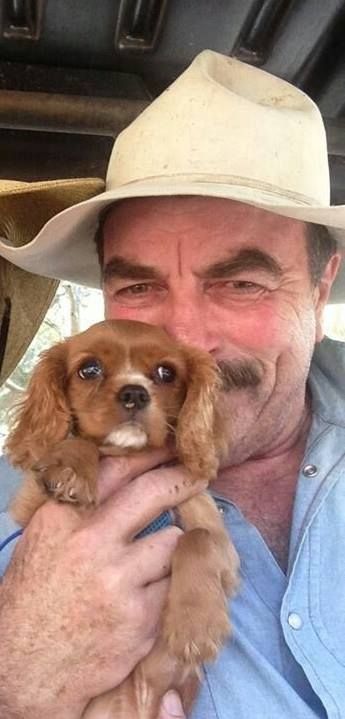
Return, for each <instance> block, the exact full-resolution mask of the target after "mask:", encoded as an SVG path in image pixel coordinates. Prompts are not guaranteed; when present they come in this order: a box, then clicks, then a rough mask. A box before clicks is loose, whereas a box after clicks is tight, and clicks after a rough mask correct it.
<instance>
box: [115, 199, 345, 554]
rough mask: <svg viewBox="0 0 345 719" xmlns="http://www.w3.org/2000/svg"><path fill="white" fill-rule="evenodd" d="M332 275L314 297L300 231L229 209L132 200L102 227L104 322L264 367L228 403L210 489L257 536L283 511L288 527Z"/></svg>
mask: <svg viewBox="0 0 345 719" xmlns="http://www.w3.org/2000/svg"><path fill="white" fill-rule="evenodd" d="M338 264H339V257H338V256H334V257H333V258H332V260H331V261H330V262H329V263H328V265H327V268H326V270H325V272H324V275H323V278H322V280H321V282H320V284H319V286H318V287H317V288H315V287H314V286H313V285H312V282H311V279H310V275H309V269H308V257H307V250H306V241H305V226H304V223H302V222H299V221H297V220H293V219H290V218H283V217H279V216H278V215H275V214H272V213H268V212H265V211H263V210H261V209H258V208H254V207H250V206H247V205H244V204H242V203H238V202H234V201H231V200H224V199H218V198H201V197H172V198H144V199H134V200H133V199H132V200H128V201H124V202H122V203H120V204H119V205H118V206H114V208H113V210H112V211H111V212H110V214H109V216H108V218H107V221H106V223H105V227H104V295H105V311H106V316H107V317H108V318H114V319H116V318H126V319H135V320H139V321H143V322H149V323H152V324H155V325H159V326H161V327H163V328H164V329H165V330H166V331H167V332H168V333H169V334H170V335H171V336H172V337H175V338H177V339H179V340H183V341H184V342H187V343H189V344H192V345H194V346H197V347H198V348H201V349H204V350H206V351H208V352H211V353H212V355H213V356H214V357H215V359H216V360H218V361H219V360H233V359H239V358H242V359H243V358H246V359H252V358H255V359H256V360H259V361H260V363H261V365H262V368H263V378H262V381H261V382H260V384H259V386H258V387H257V388H255V389H252V388H251V389H245V390H241V391H239V390H236V391H232V392H231V393H228V394H225V395H224V402H225V403H226V411H227V414H228V416H229V436H230V437H231V443H230V451H229V456H228V459H227V461H226V463H225V466H224V467H223V469H222V471H221V472H220V475H219V479H218V482H217V484H216V488H217V489H218V490H219V491H221V492H222V493H223V494H224V495H225V496H228V497H229V498H231V499H233V500H235V501H236V502H237V503H238V504H239V506H240V507H241V508H242V511H244V513H245V514H246V515H247V516H248V518H249V519H251V520H252V521H254V522H255V523H256V524H257V526H258V525H260V517H261V515H262V514H263V513H264V514H267V511H268V510H266V504H267V505H268V507H269V508H270V512H271V513H272V511H273V505H274V504H275V503H276V502H277V503H278V499H279V507H282V508H283V509H284V508H285V511H284V518H285V519H286V518H287V517H288V519H289V518H290V515H291V506H292V500H293V494H294V486H295V482H296V476H297V470H298V466H299V463H300V461H301V459H302V457H303V452H304V447H305V439H306V434H307V431H308V428H309V423H310V415H309V403H308V396H307V393H306V379H307V375H308V371H309V366H310V361H311V357H312V353H313V348H314V345H315V342H320V341H321V339H322V336H323V332H322V324H321V318H322V310H323V307H324V305H325V303H326V302H327V299H328V296H329V291H330V287H331V284H332V281H333V279H334V277H335V274H336V271H337V267H338ZM267 478H270V481H269V482H268V481H267ZM273 485H274V487H273ZM272 487H273V489H272ZM258 492H259V494H260V509H258V507H257V505H258V500H257V496H258ZM265 492H266V494H265ZM273 494H274V498H275V500H274V501H273V499H272V497H273ZM266 495H267V497H266ZM263 507H265V509H264V510H263ZM257 514H258V515H260V516H256V515H257ZM278 514H279V512H278ZM275 517H276V518H277V512H276V513H275ZM285 519H284V521H285ZM286 522H288V520H287V519H286ZM288 524H289V522H288ZM260 528H261V531H263V533H265V528H264V527H260ZM285 531H286V532H287V531H288V529H287V528H285ZM272 541H273V540H272Z"/></svg>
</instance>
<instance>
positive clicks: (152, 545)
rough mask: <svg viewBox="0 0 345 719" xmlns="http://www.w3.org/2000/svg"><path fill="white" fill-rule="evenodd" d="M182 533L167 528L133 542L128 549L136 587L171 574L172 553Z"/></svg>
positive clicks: (172, 528)
mask: <svg viewBox="0 0 345 719" xmlns="http://www.w3.org/2000/svg"><path fill="white" fill-rule="evenodd" d="M182 534H183V532H182V530H181V529H178V527H169V528H168V529H164V530H161V531H160V532H156V533H155V534H151V535H149V536H148V537H144V538H143V539H138V540H137V541H136V542H133V544H131V545H130V546H129V548H128V556H129V557H130V562H131V567H132V570H131V571H132V573H133V577H135V579H136V583H137V586H144V585H146V584H150V583H152V582H157V581H159V580H160V579H164V578H165V577H167V576H169V575H170V573H171V563H172V557H173V554H174V551H175V549H176V547H177V544H178V541H179V539H180V537H181V536H182Z"/></svg>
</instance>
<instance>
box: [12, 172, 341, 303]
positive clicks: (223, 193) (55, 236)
mask: <svg viewBox="0 0 345 719" xmlns="http://www.w3.org/2000/svg"><path fill="white" fill-rule="evenodd" d="M174 195H194V196H195V195H199V196H203V197H218V198H224V199H231V200H237V201H239V202H244V203H246V204H249V205H252V206H254V207H258V208H261V209H263V210H266V211H268V212H273V213H275V214H278V215H281V216H284V217H291V218H292V219H297V220H301V221H304V222H313V223H316V224H321V225H325V226H326V227H328V228H329V230H330V232H331V233H332V234H333V235H334V237H336V239H337V241H338V242H339V245H340V248H343V249H345V206H344V205H335V206H328V207H321V206H313V205H306V204H302V203H301V204H297V203H296V202H295V201H294V202H291V204H289V203H287V201H286V196H282V195H278V194H275V193H272V192H270V191H268V190H267V189H262V188H260V187H253V186H251V187H249V186H248V185H245V184H244V185H240V184H236V185H233V184H231V183H228V182H227V181H226V178H224V179H222V178H217V181H215V180H214V178H213V177H211V178H210V177H206V176H200V175H196V176H191V175H189V176H188V177H185V176H183V177H182V176H180V175H179V176H173V177H171V176H166V177H158V178H157V177H152V178H147V179H145V180H142V181H137V182H131V183H129V184H127V185H122V186H121V187H118V188H117V189H113V190H109V191H106V192H103V193H102V194H99V195H96V196H94V197H92V198H91V199H88V200H86V201H84V202H81V203H79V204H76V205H74V206H72V207H69V208H68V209H66V210H64V211H63V212H60V213H59V214H57V215H55V216H54V217H53V218H52V219H51V220H49V221H48V222H47V223H46V225H45V226H44V227H43V228H42V230H41V231H40V232H39V233H38V234H37V235H36V237H35V238H34V239H33V240H32V241H31V242H30V243H28V244H26V245H25V246H21V247H9V246H8V245H6V242H4V241H3V240H1V239H0V254H1V255H2V256H3V257H6V259H8V260H10V261H11V262H13V263H14V264H16V265H18V266H19V267H22V268H23V269H26V270H29V271H30V272H33V273H38V272H39V274H43V275H45V276H47V277H53V278H58V279H66V280H69V281H72V282H77V283H79V284H84V285H87V286H89V287H100V283H101V278H100V269H99V265H98V258H97V253H96V246H95V242H94V237H95V233H96V231H97V227H98V218H99V214H100V212H101V211H102V210H103V209H104V208H105V207H107V206H108V205H110V204H111V203H113V202H117V201H119V200H123V199H129V198H135V197H151V196H152V197H158V196H174ZM344 264H345V263H344V262H343V263H342V267H341V269H340V271H339V274H338V277H337V280H336V282H335V283H334V286H333V291H332V296H331V302H344V301H345V266H344Z"/></svg>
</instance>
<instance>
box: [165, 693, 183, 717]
mask: <svg viewBox="0 0 345 719" xmlns="http://www.w3.org/2000/svg"><path fill="white" fill-rule="evenodd" d="M185 716H186V715H185V713H184V711H183V707H182V704H181V700H180V697H179V695H178V694H177V693H176V692H174V691H170V692H168V693H167V694H166V695H165V696H164V697H163V701H162V706H161V709H160V712H159V716H158V719H173V717H174V719H185Z"/></svg>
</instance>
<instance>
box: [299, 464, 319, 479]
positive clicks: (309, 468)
mask: <svg viewBox="0 0 345 719" xmlns="http://www.w3.org/2000/svg"><path fill="white" fill-rule="evenodd" d="M302 471H303V474H304V476H305V477H316V475H317V473H318V468H317V467H316V466H315V464H306V465H305V466H304V467H303V470H302Z"/></svg>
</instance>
